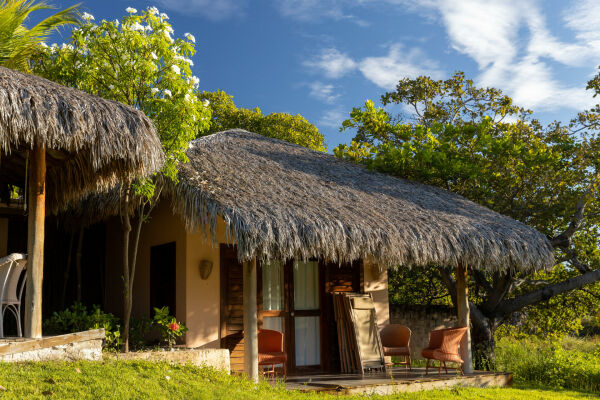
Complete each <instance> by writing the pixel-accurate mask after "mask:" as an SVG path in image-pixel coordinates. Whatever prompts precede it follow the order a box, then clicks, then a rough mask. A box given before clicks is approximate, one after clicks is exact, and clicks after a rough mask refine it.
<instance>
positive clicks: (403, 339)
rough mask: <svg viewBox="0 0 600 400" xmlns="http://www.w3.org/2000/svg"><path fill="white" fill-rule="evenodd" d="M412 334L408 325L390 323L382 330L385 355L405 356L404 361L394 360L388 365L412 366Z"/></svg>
mask: <svg viewBox="0 0 600 400" xmlns="http://www.w3.org/2000/svg"><path fill="white" fill-rule="evenodd" d="M410 335H411V331H410V329H409V328H408V327H406V326H404V325H399V324H390V325H387V326H385V327H384V328H383V329H382V330H381V332H380V336H381V345H382V346H383V355H384V356H390V357H394V356H395V357H403V358H404V361H400V362H393V361H392V363H391V364H388V366H391V367H393V366H395V365H404V366H405V367H406V368H410V370H411V371H412V367H411V364H410V347H409V345H410Z"/></svg>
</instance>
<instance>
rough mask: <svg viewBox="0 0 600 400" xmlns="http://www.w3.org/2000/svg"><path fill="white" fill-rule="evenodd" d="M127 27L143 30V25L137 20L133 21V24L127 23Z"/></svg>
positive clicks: (133, 29)
mask: <svg viewBox="0 0 600 400" xmlns="http://www.w3.org/2000/svg"><path fill="white" fill-rule="evenodd" d="M129 29H131V30H132V31H143V30H144V26H143V25H142V24H140V23H139V22H134V23H133V24H131V25H129Z"/></svg>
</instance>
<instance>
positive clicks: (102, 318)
mask: <svg viewBox="0 0 600 400" xmlns="http://www.w3.org/2000/svg"><path fill="white" fill-rule="evenodd" d="M100 328H104V331H105V334H106V339H105V341H104V348H105V349H108V350H116V349H118V348H119V346H120V345H121V332H120V328H121V326H120V323H119V318H117V317H115V316H114V315H113V314H110V313H105V312H104V311H102V310H101V309H100V306H98V305H93V306H92V309H91V310H90V311H89V312H88V309H87V308H86V307H85V306H84V305H83V304H81V303H79V302H76V303H74V304H73V305H72V306H71V307H69V308H67V309H66V310H63V311H58V312H56V311H55V312H54V313H53V314H52V316H51V317H50V318H48V319H47V320H46V321H44V330H45V331H46V332H47V333H51V334H64V333H72V332H81V331H86V330H89V329H100Z"/></svg>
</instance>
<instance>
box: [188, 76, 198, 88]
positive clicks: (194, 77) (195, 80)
mask: <svg viewBox="0 0 600 400" xmlns="http://www.w3.org/2000/svg"><path fill="white" fill-rule="evenodd" d="M188 82H191V83H192V84H193V85H194V88H198V85H199V84H200V78H198V77H197V76H192V77H191V78H190V79H188Z"/></svg>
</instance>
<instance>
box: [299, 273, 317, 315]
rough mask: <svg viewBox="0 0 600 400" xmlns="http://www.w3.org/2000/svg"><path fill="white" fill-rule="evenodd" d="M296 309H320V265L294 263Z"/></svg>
mask: <svg viewBox="0 0 600 400" xmlns="http://www.w3.org/2000/svg"><path fill="white" fill-rule="evenodd" d="M294 308H295V309H296V310H318V309H319V263H318V262H316V261H309V262H299V261H295V262H294Z"/></svg>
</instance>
